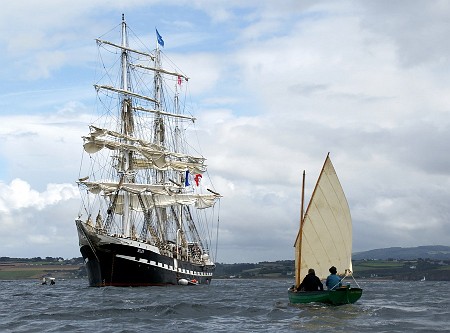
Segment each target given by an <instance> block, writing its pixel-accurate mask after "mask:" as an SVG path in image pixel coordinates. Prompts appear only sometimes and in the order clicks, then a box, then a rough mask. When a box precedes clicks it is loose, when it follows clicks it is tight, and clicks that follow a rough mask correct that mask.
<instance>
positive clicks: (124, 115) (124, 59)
mask: <svg viewBox="0 0 450 333" xmlns="http://www.w3.org/2000/svg"><path fill="white" fill-rule="evenodd" d="M127 43H128V42H127V24H126V22H125V15H124V14H122V47H123V48H122V56H121V66H122V80H121V81H122V82H121V89H122V90H123V91H125V92H127V91H128V88H129V87H128V50H127V49H126V48H127V46H128V45H127ZM121 105H122V106H121V120H122V123H121V132H122V133H123V134H124V135H125V136H132V134H133V117H132V113H131V112H132V109H131V98H130V97H129V96H128V95H124V96H123V97H122V102H121ZM126 141H127V140H126ZM131 155H132V152H131V151H129V150H124V151H123V152H122V156H121V160H122V163H120V169H119V174H120V178H121V179H120V181H121V182H124V181H125V182H130V179H128V177H129V176H130V175H129V171H131V170H130V169H131V167H130V166H131V157H132V156H131ZM123 200H124V205H123V209H124V211H123V215H122V233H123V235H124V236H125V237H129V236H130V230H131V225H130V216H129V212H130V210H129V205H130V195H129V193H128V191H123Z"/></svg>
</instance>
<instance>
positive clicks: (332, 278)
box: [325, 266, 342, 290]
mask: <svg viewBox="0 0 450 333" xmlns="http://www.w3.org/2000/svg"><path fill="white" fill-rule="evenodd" d="M329 271H330V275H328V277H327V281H326V282H325V284H326V286H327V288H328V290H335V289H337V288H340V287H341V286H342V283H341V278H340V277H339V276H338V275H337V269H336V267H334V266H331V267H330V269H329Z"/></svg>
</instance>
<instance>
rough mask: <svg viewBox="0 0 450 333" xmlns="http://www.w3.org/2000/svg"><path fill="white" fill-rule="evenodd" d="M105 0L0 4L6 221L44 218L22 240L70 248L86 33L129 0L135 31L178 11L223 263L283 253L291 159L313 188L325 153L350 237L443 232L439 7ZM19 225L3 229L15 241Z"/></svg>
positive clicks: (443, 69) (405, 242) (294, 182)
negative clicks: (339, 187)
mask: <svg viewBox="0 0 450 333" xmlns="http://www.w3.org/2000/svg"><path fill="white" fill-rule="evenodd" d="M105 1H106V0H105ZM103 4H104V2H103V1H87V2H86V1H83V2H76V3H73V4H68V5H67V6H64V8H59V7H60V6H59V7H58V10H54V11H51V10H49V9H52V8H55V6H56V2H54V1H41V2H39V6H37V5H33V2H26V1H18V2H17V1H16V2H11V3H8V4H5V5H4V8H5V11H2V14H0V17H1V18H2V20H0V22H2V23H0V27H1V24H3V25H5V24H7V25H8V29H6V28H5V26H3V27H4V28H5V29H0V31H2V32H1V33H0V40H1V41H3V42H4V45H5V49H6V51H7V52H6V54H2V55H1V56H2V60H3V63H11V60H12V59H14V61H16V62H13V64H12V66H9V67H7V68H2V69H1V70H0V71H1V72H2V74H5V73H7V74H8V75H4V77H5V78H6V81H7V82H6V83H5V82H3V83H0V85H3V86H0V88H3V89H2V91H3V95H2V99H1V101H0V103H1V107H2V109H3V110H5V111H7V112H5V113H2V115H0V121H1V122H2V123H3V124H8V126H3V127H0V138H1V141H0V142H1V143H0V166H2V168H1V170H2V177H3V179H4V181H3V183H1V185H0V188H1V189H2V197H1V198H2V202H1V203H2V205H1V206H0V211H1V212H2V215H1V221H0V228H3V230H5V229H4V228H6V227H5V225H6V226H10V225H11V224H15V225H17V226H20V229H17V230H20V232H22V231H23V230H26V229H27V228H30V227H29V226H30V224H31V222H30V221H31V220H33V221H35V220H40V221H46V223H47V226H48V227H47V228H46V232H47V234H45V233H44V232H41V231H40V230H38V229H32V230H33V232H31V231H30V233H29V235H30V238H29V240H30V241H33V242H36V244H38V243H39V244H42V247H41V249H47V247H45V246H46V245H44V244H50V240H51V239H53V240H54V241H55V240H60V241H64V242H67V241H68V239H67V238H64V237H68V236H67V235H70V237H71V239H70V242H73V244H72V243H71V244H72V245H73V247H72V248H71V249H75V250H74V253H73V256H77V255H78V253H77V251H78V250H77V249H76V247H77V246H76V245H77V240H76V231H75V229H74V228H73V224H72V221H73V217H72V216H70V218H69V217H68V215H71V213H70V214H68V213H67V211H69V212H72V211H73V212H76V210H77V202H76V201H77V200H76V199H75V197H73V195H74V193H73V192H72V190H73V188H72V187H71V186H73V185H67V183H70V182H72V181H73V180H75V179H76V178H77V177H78V165H79V164H78V163H79V159H80V157H81V146H80V144H81V138H80V137H81V136H82V135H84V134H86V132H87V124H88V123H89V120H90V117H89V116H87V113H88V112H89V110H90V108H91V107H92V105H91V104H92V100H93V97H94V96H93V90H92V89H91V87H89V85H91V84H92V82H91V81H92V80H93V79H92V77H93V76H94V74H93V73H92V72H93V71H94V70H93V68H91V67H93V66H92V65H91V64H92V63H93V61H95V60H96V58H95V53H94V51H93V50H94V48H93V45H92V47H91V46H90V45H91V44H93V43H92V39H93V38H94V37H96V36H99V35H100V34H101V33H102V32H105V31H108V30H109V29H110V28H111V27H112V26H113V25H114V24H115V23H118V17H117V16H118V15H119V14H118V13H119V12H118V11H119V10H120V11H121V12H122V10H123V11H124V12H125V13H126V15H127V18H128V19H127V21H128V23H129V24H130V25H131V27H132V28H134V26H135V25H134V24H136V26H137V28H136V29H137V33H138V34H139V35H140V36H150V34H151V33H153V28H154V26H158V24H164V25H165V26H166V27H170V26H171V25H170V23H171V22H172V21H173V22H175V24H173V31H171V33H172V32H173V33H174V36H173V37H174V39H173V40H172V42H173V44H174V48H173V49H171V48H170V47H169V46H170V43H169V46H168V47H167V49H166V50H165V52H167V53H168V54H169V55H170V57H171V58H172V60H173V61H174V62H176V63H177V64H179V65H180V67H181V68H182V69H183V70H184V71H185V72H186V73H187V74H188V75H189V76H190V77H191V89H192V91H191V92H192V93H193V95H194V96H193V97H194V103H195V104H196V108H197V109H196V113H195V116H196V117H197V118H198V122H197V126H198V129H199V130H200V132H199V137H198V138H199V141H200V145H201V148H202V153H204V154H205V156H206V157H207V158H208V166H209V170H210V173H211V177H212V178H213V180H214V185H215V188H216V190H217V191H219V192H220V193H221V194H222V195H224V198H223V199H222V202H221V208H222V212H221V224H220V226H221V227H220V228H221V236H220V237H221V238H220V240H219V260H224V261H227V262H233V261H241V260H244V259H245V260H246V261H257V260H270V259H289V258H292V257H293V250H292V243H293V241H294V239H293V238H294V235H295V232H296V228H297V226H298V214H299V201H300V181H301V172H302V171H303V169H306V171H307V193H311V190H312V186H313V183H314V182H315V180H316V176H317V175H318V172H319V170H320V167H321V165H322V163H323V159H324V158H325V156H326V153H327V152H329V151H330V152H331V158H332V160H333V162H334V165H335V167H336V169H337V172H338V174H339V175H340V178H341V182H342V184H343V187H344V190H345V191H346V193H347V196H348V199H349V203H350V207H351V208H352V215H353V218H354V249H355V250H357V251H360V250H366V249H371V248H379V247H385V246H414V245H426V244H446V243H448V242H449V241H450V239H449V237H450V236H448V235H450V230H449V229H450V227H449V226H448V220H449V211H450V209H449V208H450V207H449V205H448V202H450V191H449V190H448V189H449V188H450V186H449V180H448V179H450V178H449V177H448V176H449V170H450V169H449V165H450V158H449V157H448V154H447V153H446V151H447V148H446V145H445V143H446V142H448V141H449V139H450V138H449V136H448V134H447V133H450V131H449V129H450V116H449V114H450V113H449V108H450V97H449V95H448V93H447V90H448V87H449V85H450V75H448V68H450V66H449V65H450V64H449V59H448V57H447V56H446V54H448V48H449V46H448V45H447V44H448V43H447V44H446V43H445V36H447V35H448V32H449V30H450V24H449V23H448V22H450V21H449V20H448V15H449V14H448V13H450V10H449V9H450V8H449V5H448V4H446V3H445V2H439V1H432V2H427V4H424V3H423V2H421V1H410V2H408V5H407V6H406V5H404V3H403V2H398V3H397V2H392V1H379V2H376V3H375V2H370V3H368V2H360V1H342V2H339V4H338V3H336V2H334V1H306V2H301V3H299V2H298V1H285V2H283V3H279V2H272V1H249V2H245V3H243V2H241V1H226V2H216V3H215V4H214V6H213V7H212V6H211V5H210V4H209V2H208V1H195V2H193V3H192V2H188V1H185V2H181V3H180V2H175V1H172V2H168V3H163V2H158V1H155V2H154V4H153V5H154V6H157V7H158V9H160V8H162V7H163V6H169V7H164V8H165V9H167V8H170V9H172V11H167V15H165V16H164V18H159V17H158V16H157V15H156V14H154V13H153V11H151V10H149V9H148V7H147V6H146V5H145V2H144V1H142V2H140V1H137V2H133V3H131V2H127V4H122V5H119V4H117V5H116V7H113V8H112V9H111V13H108V16H100V15H98V14H97V9H98V8H99V7H100V6H101V5H103ZM113 6H114V5H113ZM23 9H24V10H23ZM175 9H177V10H178V11H180V10H181V11H182V12H183V14H184V15H181V17H180V15H175V13H176V12H177V11H176V10H175ZM116 12H117V13H116ZM172 12H173V13H174V16H171V14H172ZM5 13H8V16H5V15H6V14H5ZM11 13H16V14H17V15H16V20H15V21H14V22H13V21H12V20H11V19H10V17H12V16H11ZM32 13H33V14H35V17H36V18H40V19H33V20H30V17H31V15H32ZM44 13H45V14H44ZM142 13H146V15H147V16H151V17H146V22H147V23H148V21H152V22H151V24H150V26H148V24H147V23H145V24H147V25H146V26H142V25H141V24H142V23H141V22H142V20H140V15H141V14H142ZM178 13H179V12H178ZM418 13H420V15H419V14H418ZM2 15H3V16H2ZM110 16H111V17H110ZM199 17H201V18H202V19H201V20H200V19H199ZM8 18H9V19H8ZM119 18H120V17H119ZM153 19H154V20H155V22H153ZM208 19H209V21H208ZM23 22H30V23H29V25H31V26H32V27H33V29H30V28H29V26H25V25H24V24H23ZM380 22H383V24H380ZM21 27H26V29H25V28H21ZM165 36H168V37H169V36H170V34H169V35H165ZM148 38H153V37H146V39H148ZM89 43H91V44H89ZM186 50H187V52H185V51H186ZM28 52H31V53H32V54H31V55H30V56H28V55H27V53H28ZM15 59H19V60H15ZM12 73H13V74H12ZM31 74H32V75H31ZM24 77H27V78H28V79H29V78H30V77H32V78H33V81H29V82H28V81H20V80H21V78H24ZM68 77H69V78H71V80H68V79H67V78H68ZM54 80H56V81H54ZM72 81H73V82H72ZM81 85H86V90H83V89H78V86H81ZM87 94H92V96H91V95H87ZM17 178H18V179H21V180H14V179H17ZM7 184H8V185H7ZM47 184H55V185H53V186H54V187H52V186H50V185H47ZM64 184H66V185H64ZM65 191H67V192H65ZM5 193H9V195H7V196H5ZM18 193H23V195H19V194H18ZM50 203H52V204H51V205H50ZM39 205H41V206H39ZM69 206H70V207H69ZM14 207H16V208H14ZM13 209H14V214H13V211H12V210H13ZM64 211H65V212H64ZM54 212H58V214H60V215H59V216H58V219H59V220H58V221H59V222H58V223H59V224H58V223H57V222H55V221H56V219H55V217H54V216H52V214H53V213H54ZM62 220H65V222H64V223H62V222H61V221H62ZM52 227H54V228H55V229H52ZM30 230H31V229H30ZM19 234H20V233H19V231H17V233H11V232H10V233H9V235H10V238H8V242H5V243H4V244H8V249H10V251H11V252H9V253H15V252H13V251H14V250H13V249H14V248H16V249H17V243H18V241H17V239H20V238H19ZM14 237H17V238H16V240H15V238H14ZM2 244H3V242H2ZM60 245H61V243H60ZM72 245H71V246H72ZM6 253H8V252H6ZM23 253H25V252H23ZM25 255H28V256H34V254H33V253H31V254H25ZM42 255H43V256H45V255H46V254H42ZM56 255H57V254H56Z"/></svg>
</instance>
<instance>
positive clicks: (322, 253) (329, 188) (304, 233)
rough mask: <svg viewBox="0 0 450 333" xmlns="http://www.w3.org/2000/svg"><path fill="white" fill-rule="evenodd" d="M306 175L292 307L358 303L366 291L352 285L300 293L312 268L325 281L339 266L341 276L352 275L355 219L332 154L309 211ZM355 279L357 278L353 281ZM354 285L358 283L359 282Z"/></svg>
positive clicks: (318, 183) (290, 298)
mask: <svg viewBox="0 0 450 333" xmlns="http://www.w3.org/2000/svg"><path fill="white" fill-rule="evenodd" d="M304 188H305V172H303V184H302V202H301V211H300V230H299V232H298V234H297V238H296V240H295V285H294V286H293V287H292V288H290V289H289V290H288V296H289V301H290V303H292V304H297V303H311V302H320V303H327V304H333V305H340V304H348V303H354V302H356V301H357V300H358V299H359V298H360V297H361V295H362V289H361V288H359V286H358V288H354V287H351V286H350V284H348V285H345V286H342V287H339V288H336V289H334V290H324V291H320V290H318V291H301V290H298V288H299V286H300V282H301V279H302V278H304V277H305V276H306V274H307V272H308V270H309V269H310V268H312V269H314V270H315V273H316V275H317V276H318V277H319V278H320V279H321V280H324V279H326V277H327V276H328V275H329V268H330V267H332V266H335V267H337V269H338V275H340V276H342V275H344V277H343V278H342V279H341V281H343V280H344V279H345V278H348V277H350V276H351V277H353V275H352V258H351V254H352V219H351V215H350V209H349V206H348V203H347V199H346V198H345V194H344V191H343V189H342V187H341V184H340V182H339V179H338V177H337V174H336V171H335V169H334V167H333V164H332V163H331V159H330V156H329V154H328V155H327V157H326V159H325V163H324V165H323V168H322V171H321V173H320V175H319V178H318V180H317V183H316V186H315V188H314V191H313V194H312V196H311V200H310V202H309V204H308V207H307V209H306V212H305V213H304V214H303V207H304V204H303V203H304ZM353 280H354V279H353ZM354 282H355V283H356V285H358V284H357V282H356V280H354Z"/></svg>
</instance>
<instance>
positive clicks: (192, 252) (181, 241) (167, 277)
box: [75, 15, 221, 286]
mask: <svg viewBox="0 0 450 333" xmlns="http://www.w3.org/2000/svg"><path fill="white" fill-rule="evenodd" d="M113 30H114V29H113ZM116 30H117V37H118V38H117V39H118V40H119V41H118V42H114V41H107V40H104V39H103V38H98V39H96V42H97V46H98V49H99V59H100V67H101V68H102V71H103V72H102V75H101V78H100V79H99V81H97V83H96V84H95V85H94V87H95V91H96V92H97V111H98V112H97V113H96V114H95V116H94V118H93V119H95V121H93V122H92V123H91V125H90V126H89V133H88V134H87V135H86V136H84V137H83V148H84V149H83V156H82V164H81V167H80V175H79V179H78V181H77V184H78V187H79V189H80V193H81V208H80V212H79V214H78V218H77V219H76V221H75V224H76V228H77V231H78V238H79V245H80V252H81V254H82V256H83V258H84V261H85V266H86V270H87V274H88V279H89V285H90V286H150V285H176V284H209V283H210V282H211V279H212V277H213V272H214V268H215V264H214V260H215V256H216V253H217V235H218V225H219V216H218V215H219V201H220V198H221V195H220V194H219V193H218V192H217V191H215V190H214V188H213V186H212V184H211V181H210V178H209V177H208V176H207V175H208V174H207V165H206V158H205V157H204V156H203V155H202V154H201V153H199V151H198V149H195V148H194V145H193V144H192V143H193V142H194V141H195V140H196V136H195V134H194V133H195V120H196V119H195V118H194V117H193V115H192V110H191V109H190V108H189V107H188V105H186V104H185V103H184V102H185V101H187V100H188V98H187V97H186V96H187V93H188V91H189V90H188V88H187V85H188V76H186V75H185V74H184V73H183V72H182V71H181V70H179V69H178V68H177V67H176V66H175V65H174V64H173V63H172V62H171V61H167V62H166V61H164V60H165V59H166V58H167V57H166V55H165V54H164V52H163V51H162V47H164V40H163V38H162V36H161V35H160V34H159V32H158V30H156V34H155V48H154V49H152V50H150V49H146V48H145V46H144V43H142V42H140V41H139V38H138V37H137V36H135V35H134V34H133V32H132V30H131V29H129V27H128V26H127V23H126V21H125V18H124V16H123V15H122V21H121V23H120V24H119V25H118V26H117V29H116ZM132 42H133V44H132ZM131 44H132V45H131ZM163 63H164V64H166V63H167V64H170V65H171V67H163Z"/></svg>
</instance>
